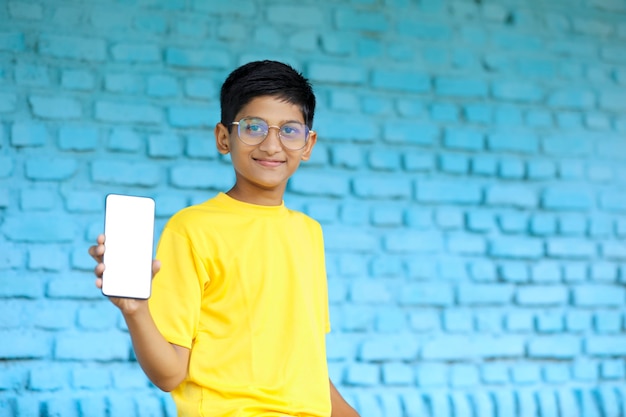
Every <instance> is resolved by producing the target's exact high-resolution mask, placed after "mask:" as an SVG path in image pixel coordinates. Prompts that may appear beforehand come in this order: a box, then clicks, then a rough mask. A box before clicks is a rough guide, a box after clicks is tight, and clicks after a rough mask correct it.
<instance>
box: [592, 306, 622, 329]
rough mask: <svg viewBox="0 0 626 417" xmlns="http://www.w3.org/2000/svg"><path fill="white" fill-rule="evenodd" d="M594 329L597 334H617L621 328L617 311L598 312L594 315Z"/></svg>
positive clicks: (620, 317)
mask: <svg viewBox="0 0 626 417" xmlns="http://www.w3.org/2000/svg"><path fill="white" fill-rule="evenodd" d="M593 321H594V328H595V330H596V332H597V333H600V334H603V333H619V332H620V330H621V328H622V315H621V313H620V312H619V311H606V310H604V311H598V312H597V313H595V315H594V319H593Z"/></svg>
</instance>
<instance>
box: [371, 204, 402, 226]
mask: <svg viewBox="0 0 626 417" xmlns="http://www.w3.org/2000/svg"><path fill="white" fill-rule="evenodd" d="M371 223H372V225H375V226H402V224H403V212H402V210H401V209H399V208H395V207H376V208H374V209H373V210H372V218H371Z"/></svg>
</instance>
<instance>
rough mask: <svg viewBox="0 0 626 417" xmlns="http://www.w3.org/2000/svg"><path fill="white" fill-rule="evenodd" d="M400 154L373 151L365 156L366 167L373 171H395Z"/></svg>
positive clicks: (398, 164)
mask: <svg viewBox="0 0 626 417" xmlns="http://www.w3.org/2000/svg"><path fill="white" fill-rule="evenodd" d="M400 157H401V155H400V153H398V152H397V151H394V150H387V149H374V150H372V151H370V152H369V153H368V155H367V163H368V167H369V168H370V169H372V170H374V171H396V170H397V168H398V167H399V166H400Z"/></svg>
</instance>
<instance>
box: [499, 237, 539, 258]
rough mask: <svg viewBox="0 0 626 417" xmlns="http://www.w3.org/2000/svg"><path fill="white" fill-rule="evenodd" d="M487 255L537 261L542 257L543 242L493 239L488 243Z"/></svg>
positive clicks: (522, 239) (532, 239) (526, 239)
mask: <svg viewBox="0 0 626 417" xmlns="http://www.w3.org/2000/svg"><path fill="white" fill-rule="evenodd" d="M489 253H490V255H491V256H493V257H496V258H507V259H539V258H541V257H542V256H543V255H544V249H543V241H542V240H539V239H534V238H522V237H519V238H517V237H500V238H495V239H492V240H491V241H490V244H489Z"/></svg>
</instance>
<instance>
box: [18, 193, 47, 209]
mask: <svg viewBox="0 0 626 417" xmlns="http://www.w3.org/2000/svg"><path fill="white" fill-rule="evenodd" d="M55 203H56V193H53V192H52V191H50V190H45V189H34V188H33V189H26V190H22V192H21V193H20V207H21V208H22V210H23V211H49V210H52V209H53V208H54V205H55Z"/></svg>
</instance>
